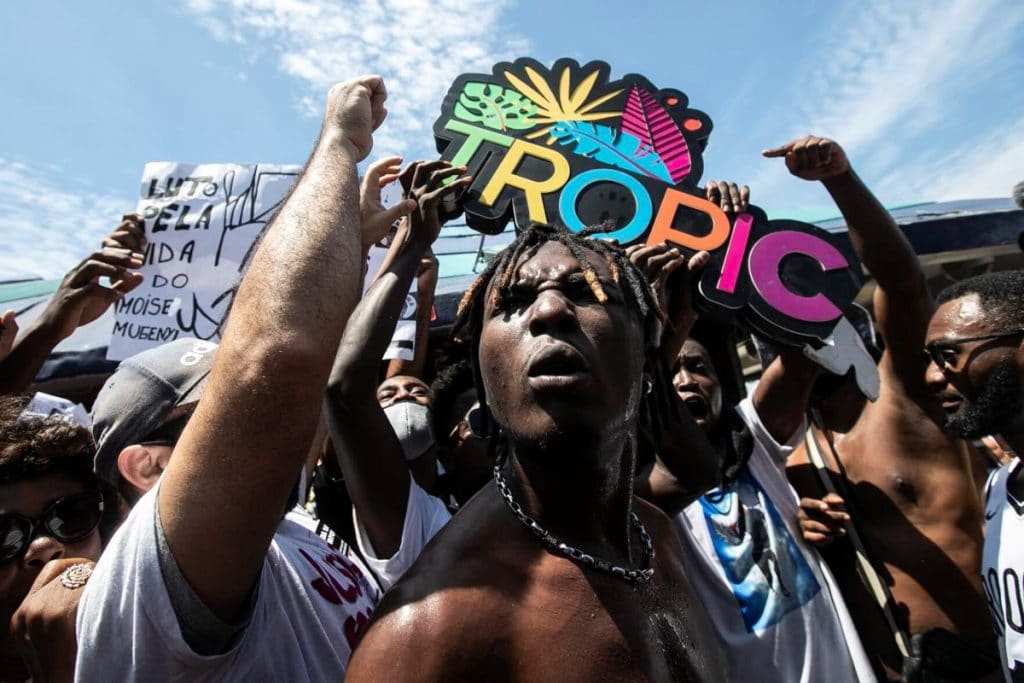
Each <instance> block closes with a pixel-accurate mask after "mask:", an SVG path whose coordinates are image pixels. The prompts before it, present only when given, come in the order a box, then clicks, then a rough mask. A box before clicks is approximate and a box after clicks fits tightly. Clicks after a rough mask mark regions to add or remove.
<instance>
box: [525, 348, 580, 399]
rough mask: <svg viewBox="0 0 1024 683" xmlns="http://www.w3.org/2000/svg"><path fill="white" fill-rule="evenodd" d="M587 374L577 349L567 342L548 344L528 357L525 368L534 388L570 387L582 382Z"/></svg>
mask: <svg viewBox="0 0 1024 683" xmlns="http://www.w3.org/2000/svg"><path fill="white" fill-rule="evenodd" d="M588 374H589V369H588V368H587V363H586V361H585V360H584V359H583V356H582V355H581V354H580V352H579V351H577V350H576V349H574V348H573V347H571V346H569V345H568V344H562V343H558V344H549V345H547V346H545V347H544V348H543V349H541V350H540V351H538V352H537V353H535V354H534V355H533V357H532V358H531V359H530V364H529V366H528V367H527V369H526V375H527V377H528V378H529V381H530V385H531V386H532V387H534V388H535V389H542V388H545V389H546V388H559V387H571V386H576V385H579V384H582V383H583V382H584V380H585V378H586V376H587V375H588Z"/></svg>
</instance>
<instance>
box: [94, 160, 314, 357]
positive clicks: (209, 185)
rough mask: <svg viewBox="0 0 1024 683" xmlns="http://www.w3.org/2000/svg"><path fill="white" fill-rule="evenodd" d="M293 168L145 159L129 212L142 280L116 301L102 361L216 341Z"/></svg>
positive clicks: (288, 185) (289, 183)
mask: <svg viewBox="0 0 1024 683" xmlns="http://www.w3.org/2000/svg"><path fill="white" fill-rule="evenodd" d="M300 170H301V167H299V166H277V165H270V164H252V165H242V164H201V165H194V164H180V163H173V162H153V163H149V164H146V167H145V169H144V170H143V172H142V192H141V197H140V198H139V203H138V206H137V208H136V211H137V212H138V213H139V214H141V215H142V217H143V218H144V220H145V231H146V240H147V243H146V251H145V258H144V259H143V265H142V274H143V276H144V277H145V280H144V282H143V283H142V284H141V285H140V286H139V287H138V288H136V289H135V290H134V291H133V292H131V293H130V294H128V295H127V296H125V297H124V299H122V300H121V301H119V302H118V303H117V304H116V307H115V316H116V319H115V323H114V333H113V335H112V336H111V339H110V345H109V346H108V348H107V358H110V359H113V360H121V359H123V358H126V357H128V356H131V355H133V354H135V353H138V352H140V351H143V350H145V349H148V348H151V347H154V346H159V345H160V344H163V343H165V342H168V341H171V340H172V339H177V338H178V337H196V338H198V339H205V340H211V341H218V340H219V339H220V333H221V331H222V328H223V325H224V323H225V319H226V316H227V312H228V310H229V308H230V306H231V302H232V299H233V298H234V294H235V288H236V287H237V285H238V280H239V275H240V273H241V270H242V268H243V266H244V264H245V263H246V261H247V259H248V257H249V255H250V251H251V249H252V246H253V245H254V244H255V242H256V239H257V237H259V235H260V233H261V232H262V230H263V228H264V227H265V226H266V224H267V222H268V221H269V220H270V218H271V217H272V216H273V215H274V212H275V211H276V210H277V208H278V206H279V205H280V203H281V201H282V200H283V199H284V196H285V194H287V192H288V190H289V188H291V186H292V184H293V183H294V182H295V179H296V178H297V177H298V174H299V171H300Z"/></svg>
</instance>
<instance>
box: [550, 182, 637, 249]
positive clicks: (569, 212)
mask: <svg viewBox="0 0 1024 683" xmlns="http://www.w3.org/2000/svg"><path fill="white" fill-rule="evenodd" d="M601 181H607V182H611V183H615V184H616V185H621V186H623V187H625V188H626V189H627V190H629V192H630V194H632V195H633V201H634V202H635V203H636V213H635V214H633V220H631V221H630V222H629V223H628V224H626V225H624V226H623V227H621V228H619V229H618V230H615V231H614V232H609V233H602V234H601V236H602V237H606V238H608V239H614V240H618V241H619V242H622V243H623V244H626V243H628V242H632V241H633V240H635V239H637V238H638V237H640V236H641V235H643V234H644V231H645V230H646V229H647V226H648V225H650V223H651V218H652V217H653V216H654V208H653V207H652V206H651V198H650V196H648V194H647V189H646V188H645V187H644V186H643V184H642V183H641V182H640V181H639V180H637V179H636V178H634V177H633V176H631V175H629V174H627V173H623V172H622V171H616V170H615V169H613V168H595V169H591V170H589V171H584V172H583V173H580V174H579V175H578V176H575V177H574V178H572V179H570V180H569V182H567V183H566V184H565V187H563V188H562V194H561V196H560V197H559V198H558V213H560V214H562V220H563V221H565V225H566V227H568V228H569V229H570V230H572V231H573V232H580V231H581V230H583V229H584V228H586V227H587V226H585V225H583V221H581V220H580V217H579V215H577V213H576V199H577V198H578V197H579V195H580V193H581V192H583V190H584V189H586V187H587V186H589V185H593V184H594V183H598V182H601Z"/></svg>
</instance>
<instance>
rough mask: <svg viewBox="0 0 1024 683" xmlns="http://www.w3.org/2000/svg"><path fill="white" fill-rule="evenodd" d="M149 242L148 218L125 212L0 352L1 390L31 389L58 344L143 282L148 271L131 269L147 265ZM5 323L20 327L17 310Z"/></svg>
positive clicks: (9, 327) (11, 327)
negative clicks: (145, 255)
mask: <svg viewBox="0 0 1024 683" xmlns="http://www.w3.org/2000/svg"><path fill="white" fill-rule="evenodd" d="M145 244H146V237H145V232H144V230H143V223H142V217H141V216H138V215H137V214H125V215H124V217H123V218H122V220H121V224H120V225H118V227H117V228H116V229H115V230H114V231H113V232H112V233H111V234H110V235H108V236H107V237H106V239H104V240H103V247H102V248H101V249H99V250H97V251H95V252H93V253H92V254H90V255H89V256H87V257H86V258H85V259H84V260H83V261H82V262H81V263H79V264H78V265H77V266H75V267H74V268H72V269H71V270H70V271H68V273H67V275H65V276H64V279H63V280H61V283H60V287H58V288H57V291H56V292H54V294H53V296H52V297H50V301H49V303H48V304H47V305H46V309H45V310H44V311H43V313H42V314H41V315H40V316H39V317H38V318H36V320H35V321H33V323H32V325H31V326H29V328H28V329H27V330H25V334H24V335H23V336H22V337H21V339H19V340H18V341H17V342H15V343H14V344H13V348H11V349H10V352H9V353H8V354H7V356H6V357H3V356H2V355H0V394H9V393H15V392H22V391H25V390H26V389H28V387H29V386H30V385H31V384H32V382H33V381H34V380H35V377H36V375H37V374H38V373H39V369H40V368H41V367H43V363H44V362H45V361H46V358H47V357H48V356H49V355H50V352H51V351H53V349H54V347H56V346H57V344H59V343H61V342H62V341H63V340H65V339H67V338H68V337H70V336H71V335H72V334H73V333H74V331H75V330H76V329H78V328H79V327H81V326H82V325H87V324H89V323H91V322H92V321H94V320H96V319H97V318H99V317H100V316H101V315H103V313H104V312H105V311H106V310H107V309H108V308H109V307H110V305H111V304H113V303H114V302H116V301H118V300H120V299H121V297H123V296H124V295H125V294H127V293H128V292H130V291H132V290H133V289H135V288H136V287H138V286H139V285H140V284H141V283H142V275H141V274H139V273H133V272H130V271H131V269H132V268H139V267H140V266H141V265H142V258H143V254H142V249H143V247H145ZM101 277H106V278H108V279H109V280H110V282H111V285H110V287H104V286H102V285H101V284H100V283H99V280H100V278H101ZM3 327H4V332H5V333H8V334H9V333H10V332H12V331H13V332H16V331H17V323H16V322H15V321H14V316H13V315H11V316H8V315H7V314H5V315H4V319H3ZM5 336H6V335H5Z"/></svg>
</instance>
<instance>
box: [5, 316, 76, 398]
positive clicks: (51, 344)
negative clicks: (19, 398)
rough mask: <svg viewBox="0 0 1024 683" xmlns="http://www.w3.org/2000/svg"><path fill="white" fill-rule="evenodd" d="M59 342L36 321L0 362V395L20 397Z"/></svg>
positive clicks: (47, 326) (55, 336)
mask: <svg viewBox="0 0 1024 683" xmlns="http://www.w3.org/2000/svg"><path fill="white" fill-rule="evenodd" d="M61 341H62V339H61V337H60V336H59V335H58V334H57V333H56V331H54V330H53V329H52V328H51V326H49V325H48V324H47V322H46V321H45V320H43V319H42V318H40V319H39V320H37V321H36V322H35V323H33V325H32V326H31V327H29V329H28V330H27V331H26V332H25V334H24V335H23V336H22V337H21V339H19V340H18V341H17V342H16V343H15V345H14V348H12V349H11V353H10V354H8V356H7V357H6V358H4V359H3V360H2V361H0V394H17V393H22V392H24V391H26V390H28V388H29V387H30V386H31V385H32V382H33V381H35V378H36V375H38V374H39V369H40V368H42V367H43V363H45V362H46V359H47V357H49V355H50V353H51V352H52V351H53V349H54V348H55V347H56V346H57V344H59V343H60V342H61Z"/></svg>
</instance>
